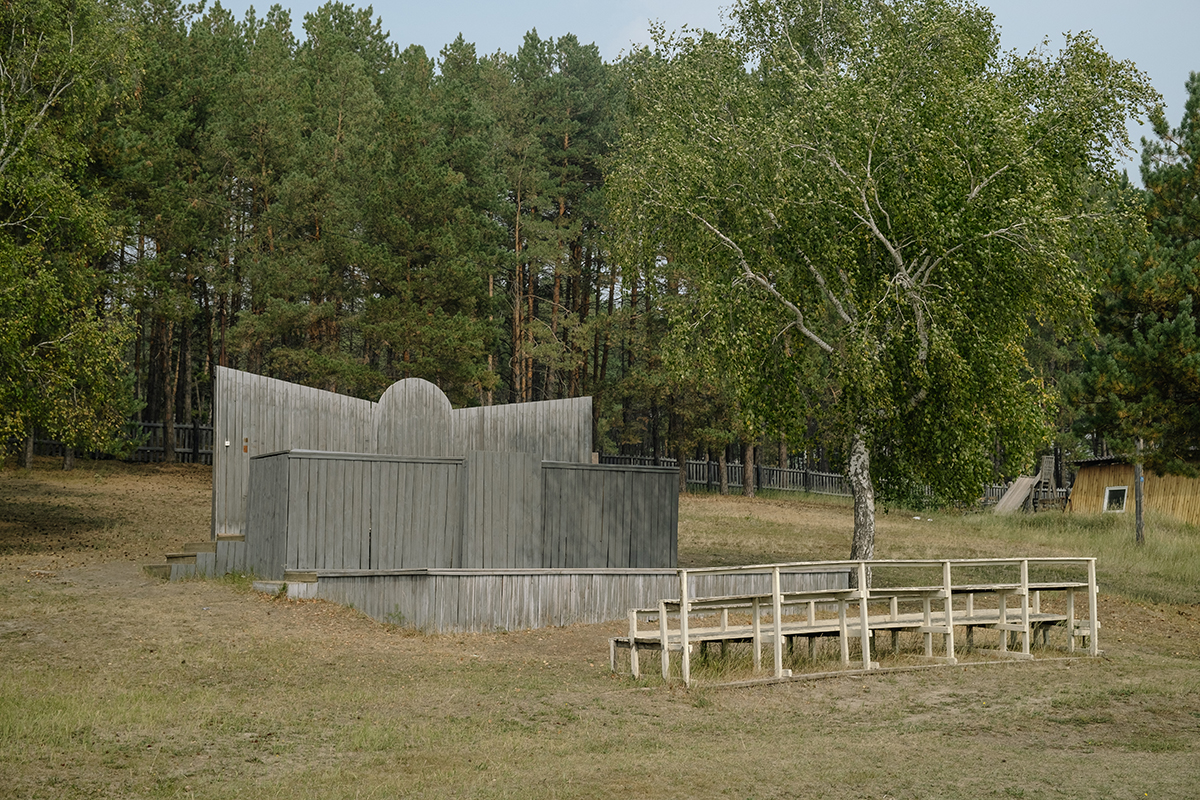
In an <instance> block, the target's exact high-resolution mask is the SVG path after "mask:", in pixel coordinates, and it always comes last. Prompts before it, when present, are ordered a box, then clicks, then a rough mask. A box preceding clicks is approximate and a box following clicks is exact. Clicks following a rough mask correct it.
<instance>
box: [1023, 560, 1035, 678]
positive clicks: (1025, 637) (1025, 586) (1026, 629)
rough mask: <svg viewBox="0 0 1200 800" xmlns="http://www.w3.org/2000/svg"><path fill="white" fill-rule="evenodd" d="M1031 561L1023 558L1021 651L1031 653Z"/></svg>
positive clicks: (1026, 653)
mask: <svg viewBox="0 0 1200 800" xmlns="http://www.w3.org/2000/svg"><path fill="white" fill-rule="evenodd" d="M1031 638H1033V637H1032V636H1031V635H1030V632H1029V561H1028V560H1027V559H1024V558H1023V559H1021V652H1022V653H1024V654H1025V655H1029V640H1030V639H1031Z"/></svg>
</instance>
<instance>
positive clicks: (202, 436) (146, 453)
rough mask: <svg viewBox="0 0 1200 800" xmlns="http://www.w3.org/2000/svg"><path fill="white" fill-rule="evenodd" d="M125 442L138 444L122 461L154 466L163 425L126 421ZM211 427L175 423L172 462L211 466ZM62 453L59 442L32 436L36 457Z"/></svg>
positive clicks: (63, 448)
mask: <svg viewBox="0 0 1200 800" xmlns="http://www.w3.org/2000/svg"><path fill="white" fill-rule="evenodd" d="M121 435H122V437H123V438H124V439H125V440H127V441H132V442H138V446H137V448H136V449H135V450H133V451H132V452H131V453H130V454H129V455H128V456H127V457H126V459H125V460H127V461H134V462H139V463H156V462H161V461H162V460H163V424H162V423H161V422H138V421H136V420H131V421H129V422H126V423H125V425H124V428H123V430H122V432H121ZM212 443H213V427H212V425H201V424H200V422H199V421H195V422H177V423H175V462H176V463H180V464H212V450H213V448H212ZM65 451H66V446H65V445H63V443H62V442H59V441H57V440H54V439H48V438H46V437H44V436H40V435H37V434H35V435H34V439H33V452H34V454H35V455H39V456H53V457H55V458H57V457H60V456H62V455H63V453H64V452H65ZM79 455H87V456H89V457H91V458H111V456H108V455H105V454H103V453H99V452H89V453H86V454H83V453H80V454H79Z"/></svg>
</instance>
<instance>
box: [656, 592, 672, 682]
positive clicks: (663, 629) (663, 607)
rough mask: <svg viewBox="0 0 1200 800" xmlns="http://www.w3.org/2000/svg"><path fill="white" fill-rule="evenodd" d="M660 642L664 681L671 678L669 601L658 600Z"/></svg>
mask: <svg viewBox="0 0 1200 800" xmlns="http://www.w3.org/2000/svg"><path fill="white" fill-rule="evenodd" d="M658 642H659V646H660V647H661V648H662V653H661V660H662V674H663V681H669V680H670V679H671V648H670V647H668V646H667V644H668V640H667V601H666V600H659V601H658Z"/></svg>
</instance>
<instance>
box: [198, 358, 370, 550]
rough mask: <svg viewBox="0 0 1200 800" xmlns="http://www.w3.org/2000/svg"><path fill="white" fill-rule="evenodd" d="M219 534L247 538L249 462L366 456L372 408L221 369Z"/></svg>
mask: <svg viewBox="0 0 1200 800" xmlns="http://www.w3.org/2000/svg"><path fill="white" fill-rule="evenodd" d="M214 377H215V380H216V386H215V391H214V392H213V451H214V452H213V515H212V520H213V521H212V525H213V536H214V537H216V536H220V535H241V534H244V533H245V521H246V496H247V493H248V491H249V488H250V458H251V456H255V455H260V454H263V453H273V452H278V451H281V450H291V449H296V448H307V449H312V450H340V451H345V452H352V453H361V452H368V451H369V449H370V445H371V436H372V420H373V410H374V406H375V404H374V403H371V402H370V401H368V400H359V399H356V398H353V397H346V396H345V395H340V394H335V393H334V392H323V391H321V390H320V389H310V388H309V387H307V386H298V385H297V384H294V383H288V382H286V381H278V380H275V379H273V378H264V377H262V376H261V375H252V374H250V373H248V372H240V371H238V370H235V369H227V368H225V367H217V368H216V374H215V376H214Z"/></svg>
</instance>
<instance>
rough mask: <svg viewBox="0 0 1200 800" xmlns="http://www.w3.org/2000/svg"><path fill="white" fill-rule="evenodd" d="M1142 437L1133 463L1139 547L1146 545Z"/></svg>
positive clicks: (1136, 539)
mask: <svg viewBox="0 0 1200 800" xmlns="http://www.w3.org/2000/svg"><path fill="white" fill-rule="evenodd" d="M1142 481H1143V477H1142V437H1140V436H1139V437H1138V439H1137V458H1136V459H1135V460H1134V462H1133V508H1134V512H1133V513H1134V516H1135V523H1136V524H1135V527H1136V533H1135V534H1134V536H1135V541H1136V542H1137V543H1138V545H1139V546H1140V545H1143V544H1145V543H1146V528H1145V522H1144V520H1143V519H1142Z"/></svg>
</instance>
